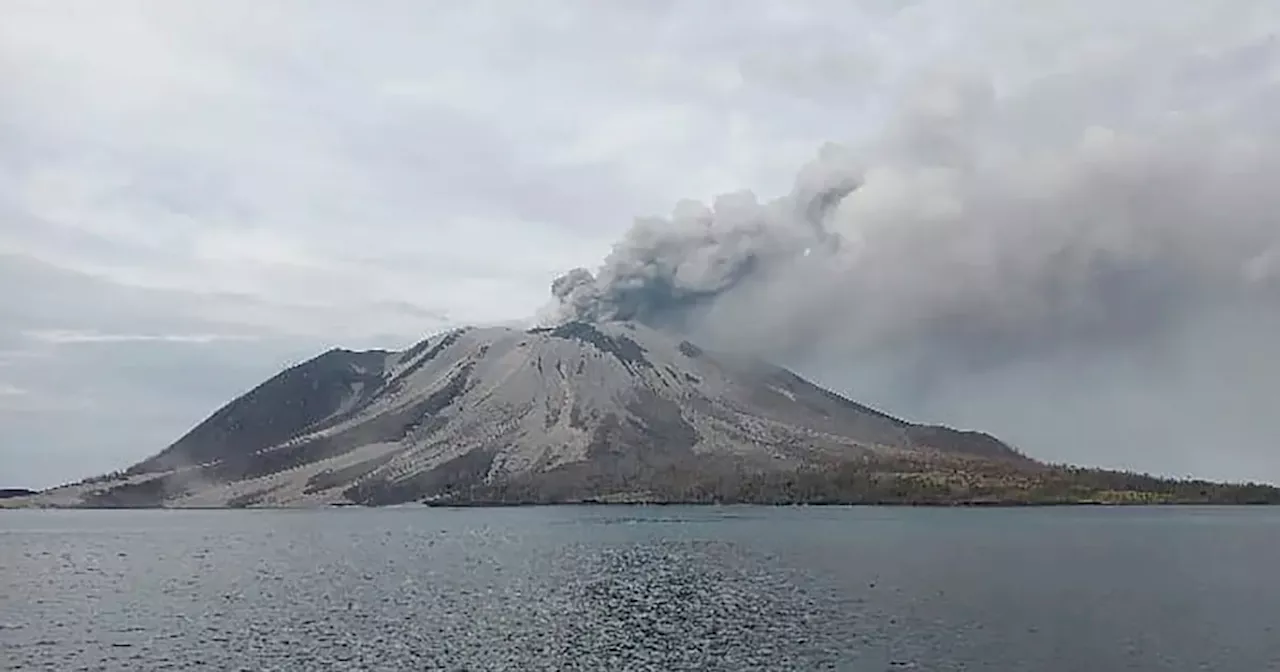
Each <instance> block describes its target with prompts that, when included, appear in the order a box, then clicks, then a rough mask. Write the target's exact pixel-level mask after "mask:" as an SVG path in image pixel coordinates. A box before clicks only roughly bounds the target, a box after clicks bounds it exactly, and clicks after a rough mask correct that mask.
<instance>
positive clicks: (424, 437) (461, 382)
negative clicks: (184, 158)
mask: <svg viewBox="0 0 1280 672" xmlns="http://www.w3.org/2000/svg"><path fill="white" fill-rule="evenodd" d="M1099 473H1101V474H1112V473H1113V472H1085V471H1080V470H1077V471H1070V470H1063V469H1061V468H1056V467H1047V466H1045V465H1041V464H1040V463H1037V462H1035V461H1033V460H1031V459H1029V458H1027V457H1024V456H1023V455H1021V454H1019V453H1018V452H1016V451H1014V450H1013V449H1011V448H1010V447H1009V446H1007V445H1005V444H1003V443H1001V442H1000V441H998V440H996V439H994V438H992V437H991V436H988V435H986V434H981V433H977V432H962V431H956V430H953V429H949V428H946V427H938V426H927V425H918V424H913V423H909V422H906V421H903V420H900V419H898V418H895V417H892V416H889V415H886V414H884V413H881V412H879V411H876V410H874V409H871V408H868V407H866V406H862V405H860V404H857V403H854V402H852V401H850V400H848V399H846V398H844V397H842V396H840V395H837V394H835V393H833V392H830V391H828V390H825V389H823V388H821V387H818V386H816V385H814V384H812V383H809V382H807V381H805V380H804V379H802V378H800V377H799V376H797V375H795V374H794V373H791V372H789V371H787V370H785V369H782V368H779V367H776V366H772V365H769V364H767V363H764V362H760V361H758V360H752V359H747V358H741V357H736V356H726V355H718V354H713V353H711V352H708V351H704V350H703V349H701V348H699V347H698V346H696V345H694V344H693V343H690V342H688V341H681V340H677V339H673V338H672V337H670V336H668V335H666V334H663V333H660V332H657V331H654V330H652V329H650V328H648V327H645V326H643V325H640V324H635V323H631V322H612V323H604V324H590V323H585V322H570V323H567V324H564V325H561V326H558V327H554V328H544V329H532V330H528V331H521V330H516V329H509V328H466V329H458V330H455V331H450V332H447V333H444V334H440V335H437V336H433V337H431V338H428V339H427V340H425V341H422V342H421V343H418V344H417V345H415V346H413V347H411V348H409V349H407V350H405V351H403V352H388V351H367V352H351V351H346V350H331V351H329V352H326V353H324V354H323V355H320V356H319V357H316V358H315V359H312V360H310V361H308V362H305V363H303V364H300V365H298V366H295V367H293V368H290V369H288V370H286V371H284V372H282V373H280V374H279V375H277V376H275V377H273V378H271V379H270V380H268V381H266V382H265V383H262V384H261V385H259V386H258V387H256V388H254V389H253V390H251V391H249V392H248V393H247V394H245V395H244V396H242V397H240V398H239V399H236V400H235V401H233V402H231V403H230V404H227V405H226V406H224V407H223V408H221V409H219V410H218V411H217V412H215V413H214V414H213V415H212V416H210V417H209V418H208V419H207V420H205V421H204V422H202V423H200V424H199V425H198V426H197V427H195V428H194V429H192V430H191V431H190V432H188V433H187V434H186V435H185V436H183V437H182V438H180V439H178V441H176V442H175V443H174V444H173V445H171V446H169V447H168V448H166V449H165V450H163V451H161V452H160V453H159V454H157V455H155V456H154V457H151V458H149V459H147V460H145V461H143V462H141V463H139V464H137V465H135V466H133V467H131V468H129V469H127V470H125V471H123V472H119V473H116V474H112V475H109V476H104V477H100V478H95V479H89V480H87V481H85V482H83V483H80V484H77V485H74V486H67V487H64V488H58V489H54V490H52V491H49V492H46V493H42V494H41V495H38V496H37V497H36V498H35V503H36V504H37V505H39V504H41V503H43V504H44V505H65V506H107V507H118V506H287V505H307V504H368V505H378V504H400V503H408V502H419V501H420V502H428V503H440V504H477V503H479V504H495V503H552V502H583V501H632V502H635V501H645V502H711V501H728V502H797V501H812V502H950V503H954V502H966V503H967V502H979V501H995V502H1006V501H1022V500H1025V499H1028V498H1032V499H1042V498H1045V497H1049V498H1051V499H1052V498H1056V499H1059V500H1074V499H1080V498H1082V497H1083V496H1084V495H1088V494H1089V493H1097V492H1124V491H1126V490H1132V489H1134V486H1133V484H1132V483H1130V482H1128V481H1125V482H1114V483H1113V482H1111V481H1106V482H1099V483H1093V484H1091V485H1089V486H1088V487H1087V488H1086V489H1085V490H1081V489H1080V487H1079V485H1080V484H1079V481H1080V478H1081V475H1082V474H1094V475H1095V480H1096V475H1097V474H1099ZM1124 476H1126V475H1123V474H1117V475H1116V477H1117V478H1119V477H1124ZM1104 480H1105V479H1104ZM1151 480H1153V479H1151ZM1153 482H1154V480H1153ZM1138 489H1141V488H1138ZM1147 489H1148V490H1150V489H1151V488H1147ZM1028 493H1033V494H1028ZM1272 494H1274V493H1272Z"/></svg>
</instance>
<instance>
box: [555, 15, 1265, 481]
mask: <svg viewBox="0 0 1280 672" xmlns="http://www.w3.org/2000/svg"><path fill="white" fill-rule="evenodd" d="M1238 39H1239V40H1240V41H1239V42H1236V43H1231V44H1219V45H1216V48H1214V49H1210V50H1203V49H1194V48H1184V49H1179V48H1168V47H1167V45H1166V46H1165V48H1157V47H1156V46H1155V45H1154V44H1152V45H1148V44H1143V43H1139V44H1137V45H1135V46H1134V47H1133V48H1130V49H1128V50H1118V51H1117V52H1116V54H1115V55H1114V57H1112V58H1108V59H1097V60H1093V61H1088V60H1085V61H1084V62H1082V63H1079V64H1074V65H1075V66H1076V67H1075V68H1074V69H1071V70H1067V71H1064V72H1059V73H1055V75H1054V76H1051V77H1045V78H1043V79H1038V80H1033V81H1031V82H1029V83H1026V84H1024V85H1022V86H1020V87H1018V88H1016V89H1013V88H1004V87H1001V86H999V84H998V82H997V81H995V80H994V79H993V78H988V77H984V76H981V75H975V74H973V73H969V72H957V73H942V74H934V75H931V76H930V77H927V78H924V79H921V80H919V82H918V84H917V85H915V86H913V87H911V88H908V89H906V90H904V93H903V94H902V95H901V96H899V97H898V98H897V99H896V100H895V102H894V103H893V106H892V108H891V109H892V112H891V114H890V115H889V116H890V118H891V119H892V121H891V122H890V123H889V124H888V125H887V126H886V127H885V129H884V131H883V132H882V133H880V134H877V135H874V136H872V137H870V138H867V139H865V140H862V141H858V142H850V143H844V144H842V145H837V144H831V145H828V146H826V147H824V148H823V149H822V151H821V152H820V153H819V155H818V156H817V157H816V158H815V159H813V160H812V161H811V162H809V163H808V164H806V165H805V166H804V167H803V168H802V169H801V170H800V172H799V174H798V176H797V177H796V179H795V181H794V186H793V187H792V188H791V190H790V192H789V193H787V194H786V195H784V196H782V197H780V198H777V199H773V200H763V201H762V200H759V199H757V198H756V197H755V196H753V195H752V194H751V193H750V192H738V193H729V194H726V195H724V196H720V197H716V198H715V199H713V200H712V201H710V203H709V204H707V205H700V204H697V203H689V202H685V203H681V204H680V205H679V206H678V207H677V208H676V209H675V211H674V212H673V214H672V215H671V216H669V217H666V218H642V219H638V220H636V222H635V223H634V225H633V226H632V227H631V229H630V230H628V231H627V233H626V234H624V236H623V237H622V238H621V240H620V241H619V242H618V243H617V244H616V245H615V246H614V247H613V249H612V251H611V252H610V254H609V255H608V256H607V257H606V258H605V259H604V261H603V263H602V264H600V266H599V267H598V268H597V269H596V270H595V271H588V270H584V269H577V270H574V271H572V272H571V273H569V274H567V275H565V276H563V277H561V278H560V279H559V280H557V281H556V283H555V284H554V285H553V296H554V301H553V304H552V306H551V307H550V308H549V309H548V310H547V312H546V315H547V316H548V319H551V320H556V319H638V320H641V321H645V322H647V323H649V324H651V325H655V326H660V327H665V328H669V329H676V330H678V331H680V332H682V333H686V334H689V335H691V336H693V337H696V338H697V339H699V340H700V341H701V342H705V343H709V344H714V345H716V346H719V347H723V348H731V349H739V350H744V351H748V352H751V353H752V354H757V355H763V356H766V357H771V358H774V359H778V360H781V361H783V362H788V363H793V364H795V365H797V366H798V367H799V368H800V369H801V370H804V371H807V372H810V373H811V374H812V375H815V376H817V377H819V378H821V379H824V380H826V381H827V382H829V383H833V384H835V385H837V386H839V387H841V388H842V389H846V390H849V391H850V392H851V393H852V394H853V396H854V397H855V398H859V399H867V400H871V401H875V402H879V403H881V404H883V405H886V406H888V407H890V408H894V409H898V410H901V411H902V412H906V413H910V414H919V415H921V416H924V417H932V418H937V417H938V416H939V415H941V416H942V418H943V419H949V420H952V421H956V422H961V423H966V424H971V425H974V426H981V427H983V428H984V429H990V430H992V431H995V432H996V433H998V434H1001V433H1002V435H1004V436H1009V437H1010V438H1013V439H1014V440H1015V441H1016V442H1020V443H1022V444H1023V445H1024V447H1026V448H1027V449H1028V450H1031V451H1032V452H1033V453H1039V454H1041V455H1044V456H1046V457H1050V458H1058V459H1064V460H1081V459H1085V460H1095V461H1101V462H1103V463H1110V464H1116V465H1120V466H1130V467H1134V466H1136V467H1139V468H1148V469H1154V470H1162V471H1166V472H1169V471H1172V472H1174V473H1182V472H1183V471H1190V472H1198V473H1204V472H1208V473H1213V474H1218V475H1224V474H1225V475H1237V476H1239V475H1241V474H1244V473H1252V474H1256V475H1259V476H1262V477H1266V478H1271V479H1276V478H1280V454H1277V449H1276V447H1275V442H1274V437H1275V436H1277V435H1280V421H1276V420H1275V419H1274V417H1275V416H1274V413H1270V412H1268V411H1266V410H1265V408H1264V407H1265V405H1266V404H1265V402H1262V400H1263V399H1274V392H1273V391H1272V389H1273V383H1272V382H1271V381H1273V380H1274V376H1275V374H1276V373H1277V368H1278V367H1277V365H1276V364H1275V362H1277V361H1280V328H1278V327H1280V323H1278V321H1277V318H1276V316H1277V315H1280V214H1278V213H1280V190H1276V189H1275V188H1274V187H1273V182H1274V176H1275V175H1277V174H1280V141H1278V140H1277V138H1278V137H1280V136H1277V135H1276V131H1277V126H1278V123H1277V121H1276V120H1277V119H1280V116H1277V115H1278V114H1280V78H1278V77H1277V73H1280V49H1278V48H1277V43H1276V39H1275V38H1274V34H1273V33H1267V32H1266V31H1261V30H1259V31H1254V32H1253V33H1252V34H1249V35H1246V36H1238ZM1066 110H1070V114H1067V113H1066V112H1065V111H1066ZM1248 362H1254V364H1253V365H1252V366H1251V365H1249V364H1248ZM1225 381H1230V382H1229V383H1227V382H1225Z"/></svg>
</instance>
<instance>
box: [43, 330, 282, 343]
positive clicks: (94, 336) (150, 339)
mask: <svg viewBox="0 0 1280 672" xmlns="http://www.w3.org/2000/svg"><path fill="white" fill-rule="evenodd" d="M24 335H25V336H26V337H27V338H30V339H32V340H35V341H39V342H41V343H51V344H54V345H77V344H86V343H87V344H98V343H192V344H201V345H203V344H209V343H219V342H225V341H255V340H258V339H257V338H256V337H254V336H246V335H238V334H104V333H99V332H95V331H72V330H65V329H37V330H33V331H27V332H24Z"/></svg>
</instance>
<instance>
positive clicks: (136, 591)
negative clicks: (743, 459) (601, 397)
mask: <svg viewBox="0 0 1280 672" xmlns="http://www.w3.org/2000/svg"><path fill="white" fill-rule="evenodd" d="M0 669H6V670H8V669H14V670H58V671H59V672H62V671H70V670H306V671H311V670H325V669H341V670H610V671H612V672H617V671H622V670H733V671H735V672H736V671H739V670H877V671H879V670H970V671H972V670H1001V671H1023V670H1047V671H1059V670H1061V671H1063V672H1066V671H1072V672H1077V671H1080V670H1090V671H1092V670H1142V671H1155V670H1217V671H1235V670H1238V671H1240V672H1262V671H1263V670H1280V510H1274V509H1265V508H1254V509H1245V508H1165V509H1159V508H1150V509H1148V508H1123V509H1115V508H1044V509H989V510H988V509H981V510H973V509H956V510H948V509H907V508H818V507H814V508H805V507H800V508H756V507H724V508H710V507H708V508H685V507H618V508H611V507H562V508H510V509H464V510H443V509H427V508H397V509H331V510H316V511H280V510H277V511H267V510H258V511H254V510H239V511H0Z"/></svg>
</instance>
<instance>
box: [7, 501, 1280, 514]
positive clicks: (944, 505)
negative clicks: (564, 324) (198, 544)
mask: <svg viewBox="0 0 1280 672" xmlns="http://www.w3.org/2000/svg"><path fill="white" fill-rule="evenodd" d="M1272 506H1280V504H1276V503H1274V502H1239V503H1226V502H1192V501H1181V502H1139V501H1125V502H1107V501H1071V502H989V501H970V502H891V501H890V502H883V501H878V502H694V501H652V502H610V501H577V502H475V503H470V502H449V503H444V502H407V503H404V504H388V505H370V504H356V503H341V504H310V505H298V506H289V505H283V506H226V505H220V506H49V505H38V504H34V505H26V506H23V505H19V506H5V505H3V504H0V512H3V511H326V510H332V509H386V510H395V509H513V508H529V509H534V508H555V507H602V508H640V507H644V508H648V507H688V508H709V509H715V508H747V507H753V508H774V509H780V508H808V507H820V508H901V509H1038V508H1070V507H1075V508H1125V509H1132V508H1162V509H1163V508H1179V507H1198V508H1265V507H1272Z"/></svg>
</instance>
